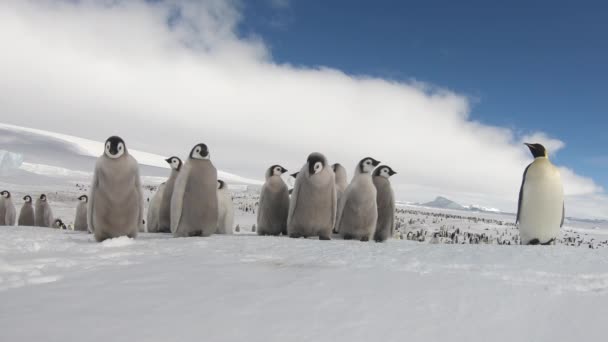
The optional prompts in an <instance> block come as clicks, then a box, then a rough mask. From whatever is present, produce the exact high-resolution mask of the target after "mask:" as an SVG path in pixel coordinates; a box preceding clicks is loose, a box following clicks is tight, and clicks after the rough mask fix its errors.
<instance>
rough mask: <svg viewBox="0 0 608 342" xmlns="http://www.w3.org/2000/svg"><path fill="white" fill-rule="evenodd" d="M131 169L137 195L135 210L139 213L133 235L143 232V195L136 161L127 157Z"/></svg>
mask: <svg viewBox="0 0 608 342" xmlns="http://www.w3.org/2000/svg"><path fill="white" fill-rule="evenodd" d="M129 157H131V158H130V161H131V164H132V167H133V168H134V169H135V192H136V193H137V202H138V203H137V204H138V206H137V210H139V213H138V215H137V230H136V231H135V233H134V234H135V235H137V232H139V231H143V229H142V228H144V223H143V222H144V221H143V220H144V194H143V191H142V187H141V178H140V177H139V165H138V164H137V160H135V158H133V156H129Z"/></svg>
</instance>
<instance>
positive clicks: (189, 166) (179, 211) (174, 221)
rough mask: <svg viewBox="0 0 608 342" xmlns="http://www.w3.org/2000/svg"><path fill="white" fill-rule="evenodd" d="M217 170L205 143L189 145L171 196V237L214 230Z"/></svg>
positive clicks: (208, 232)
mask: <svg viewBox="0 0 608 342" xmlns="http://www.w3.org/2000/svg"><path fill="white" fill-rule="evenodd" d="M218 214H219V209H218V203H217V170H216V168H215V167H214V166H213V163H211V160H210V154H209V149H208V148H207V145H205V144H198V145H196V146H194V147H193V148H192V150H191V151H190V155H189V156H188V161H187V162H186V163H185V164H184V166H183V167H182V170H181V171H180V172H179V174H178V176H177V179H176V180H175V187H174V188H173V195H172V197H171V232H172V233H173V236H175V237H187V236H210V235H211V234H213V233H215V232H216V230H217V217H218Z"/></svg>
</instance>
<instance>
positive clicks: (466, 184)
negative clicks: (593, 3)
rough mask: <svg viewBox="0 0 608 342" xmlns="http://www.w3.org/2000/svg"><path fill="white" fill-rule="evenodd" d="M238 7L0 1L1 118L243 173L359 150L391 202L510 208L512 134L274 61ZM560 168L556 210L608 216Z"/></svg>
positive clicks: (579, 181)
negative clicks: (241, 27) (203, 151)
mask: <svg viewBox="0 0 608 342" xmlns="http://www.w3.org/2000/svg"><path fill="white" fill-rule="evenodd" d="M239 7H240V5H239V4H238V3H234V2H225V1H220V0H218V1H185V2H180V1H161V2H154V3H148V2H145V1H79V2H74V1H37V2H30V1H8V2H2V3H0V23H1V30H0V41H1V42H2V44H3V46H2V53H1V54H0V74H1V75H2V77H1V78H0V120H1V121H3V122H7V123H13V124H18V125H23V126H30V127H34V128H41V129H48V130H53V131H57V132H62V133H67V134H71V135H76V136H82V137H85V138H91V139H96V140H104V139H105V138H106V137H107V136H109V135H112V134H119V135H121V136H123V138H125V140H126V141H127V144H128V145H129V146H132V147H133V148H136V149H140V150H145V151H150V152H154V153H159V154H166V155H172V154H185V153H187V151H188V150H189V149H190V148H191V146H192V145H194V144H195V143H197V142H199V141H203V142H206V143H208V144H209V145H210V148H211V149H212V155H213V158H214V160H215V163H216V164H217V165H218V166H219V167H221V168H222V169H224V170H226V171H229V172H233V173H238V174H242V175H243V176H246V177H258V178H262V175H263V174H264V171H265V168H266V167H267V166H268V165H271V164H273V163H281V164H284V166H286V167H287V168H289V169H293V170H295V169H299V167H300V166H301V165H302V163H303V162H304V161H305V159H306V156H307V154H308V153H309V152H311V151H321V152H324V153H325V154H326V155H327V156H328V158H329V159H330V161H331V162H335V161H339V162H341V163H343V164H345V165H347V166H348V168H349V170H350V169H354V165H355V163H356V162H357V160H358V159H360V158H362V157H364V156H368V155H369V156H373V157H375V158H377V159H379V160H381V161H383V162H386V163H387V164H389V165H391V166H393V167H394V168H395V169H396V170H397V171H398V172H399V175H398V176H397V177H395V179H394V184H395V187H396V189H397V193H398V197H399V198H401V199H403V200H428V199H430V198H431V197H433V196H434V195H436V194H440V193H441V194H446V195H449V196H451V197H452V198H454V199H457V200H460V201H462V202H463V203H465V204H466V203H478V204H481V205H484V206H488V207H499V208H502V209H504V210H511V211H514V210H515V207H516V200H517V192H518V191H519V185H520V182H521V174H522V172H523V170H524V168H525V166H526V164H527V163H529V162H530V161H531V157H530V155H529V152H528V151H527V150H526V148H525V147H524V146H523V145H521V144H520V143H521V139H522V137H520V136H517V135H516V134H515V133H514V132H513V131H511V130H509V129H506V128H501V127H494V126H489V125H484V124H481V123H478V122H475V121H472V120H470V119H469V115H468V114H469V102H468V100H467V98H465V97H463V96H461V95H458V94H455V93H453V92H450V91H446V90H443V89H440V88H436V87H432V86H428V85H424V84H419V83H400V82H394V81H387V80H383V79H379V78H373V77H354V76H351V75H347V74H344V73H343V72H341V71H339V70H335V69H331V68H322V67H319V68H301V67H294V66H290V65H282V64H277V63H276V62H274V61H273V60H272V57H271V56H270V53H269V50H268V49H267V47H266V46H265V44H264V42H263V41H261V40H260V39H257V38H250V37H240V36H239V35H238V34H237V31H236V29H237V25H238V23H239V20H240V19H241V17H240V15H241V14H240V12H239V10H238V9H239ZM532 137H533V138H538V139H539V140H542V141H544V142H546V143H548V144H550V148H551V149H554V150H555V151H557V150H559V149H560V148H562V147H563V146H564V144H563V143H562V142H561V141H559V140H557V139H554V138H550V137H547V136H546V134H544V133H542V132H538V133H535V134H533V135H532ZM541 138H542V139H541ZM562 170H563V171H562V172H563V173H564V181H565V188H566V192H567V193H568V194H573V195H576V196H574V197H569V198H568V203H567V205H568V207H569V214H572V215H578V214H580V215H584V216H591V217H608V205H604V206H600V205H598V203H603V204H607V203H608V199H606V196H605V194H604V192H603V190H602V189H601V188H600V187H599V186H597V184H595V183H594V182H593V181H592V180H591V179H588V178H584V177H581V176H578V175H576V174H575V173H574V172H572V171H571V170H569V169H565V168H562ZM591 198H593V199H594V200H590V199H591ZM598 201H599V202H598Z"/></svg>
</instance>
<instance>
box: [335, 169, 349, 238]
mask: <svg viewBox="0 0 608 342" xmlns="http://www.w3.org/2000/svg"><path fill="white" fill-rule="evenodd" d="M331 168H332V169H333V170H334V174H335V175H336V199H337V203H338V207H339V206H340V201H341V200H342V197H343V196H344V191H346V187H347V186H348V176H347V174H346V169H345V168H344V166H342V164H339V163H336V164H334V165H332V166H331ZM334 233H336V234H337V233H338V229H337V228H336V227H334Z"/></svg>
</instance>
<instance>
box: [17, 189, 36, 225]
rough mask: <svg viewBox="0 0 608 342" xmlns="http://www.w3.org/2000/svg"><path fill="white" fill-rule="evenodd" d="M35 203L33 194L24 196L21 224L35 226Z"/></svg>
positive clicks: (20, 217)
mask: <svg viewBox="0 0 608 342" xmlns="http://www.w3.org/2000/svg"><path fill="white" fill-rule="evenodd" d="M35 222H36V221H35V218H34V205H33V204H32V196H30V195H25V196H24V197H23V205H22V206H21V211H19V221H18V222H17V224H18V225H19V226H34V223H35Z"/></svg>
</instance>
